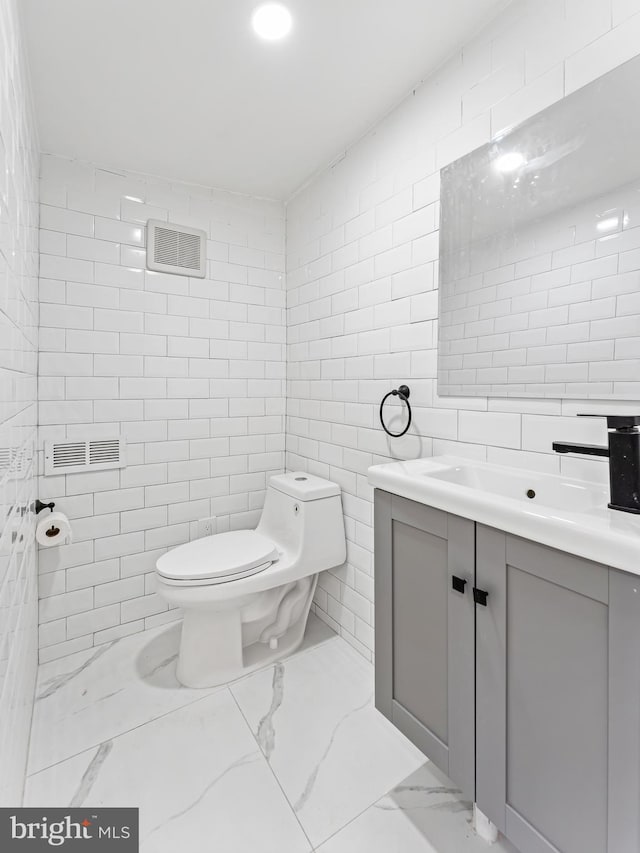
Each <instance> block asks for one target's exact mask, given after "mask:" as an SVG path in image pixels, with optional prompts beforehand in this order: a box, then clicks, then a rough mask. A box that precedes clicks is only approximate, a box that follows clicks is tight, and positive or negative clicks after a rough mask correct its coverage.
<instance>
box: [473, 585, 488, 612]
mask: <svg viewBox="0 0 640 853" xmlns="http://www.w3.org/2000/svg"><path fill="white" fill-rule="evenodd" d="M488 597H489V593H488V592H487V591H486V590H484V589H478V587H477V586H474V588H473V600H474V601H475V603H476V604H481V605H482V606H483V607H486V606H487V598H488Z"/></svg>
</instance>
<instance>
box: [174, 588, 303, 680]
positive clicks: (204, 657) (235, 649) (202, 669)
mask: <svg viewBox="0 0 640 853" xmlns="http://www.w3.org/2000/svg"><path fill="white" fill-rule="evenodd" d="M308 581H309V588H308V591H306V595H305V600H304V603H303V604H302V610H301V612H300V615H299V617H298V618H297V619H296V620H295V622H294V623H293V624H291V625H289V626H288V627H287V628H286V630H284V631H283V632H278V633H279V636H277V637H276V638H274V637H270V638H269V639H267V640H266V641H265V642H260V641H257V642H253V643H251V644H250V645H247V646H243V644H242V610H241V609H240V608H230V609H227V610H218V611H210V610H204V609H203V610H185V614H184V620H183V623H182V635H181V639H180V652H179V655H178V666H177V671H176V675H177V677H178V681H179V682H180V683H181V684H183V685H184V686H185V687H195V688H204V687H218V686H220V685H221V684H226V683H228V682H229V681H234V680H235V679H237V678H241V677H242V676H243V675H247V674H248V673H251V672H253V671H255V670H256V669H260V668H261V667H263V666H267V665H268V664H270V663H272V662H273V661H276V660H280V659H282V658H284V657H286V656H287V655H290V654H291V653H292V652H294V651H295V650H296V649H297V648H298V647H299V646H300V644H301V643H302V640H303V639H304V632H305V628H306V625H307V619H308V617H309V611H310V609H311V602H312V600H313V594H314V592H315V587H316V583H317V575H316V576H314V577H310V578H308ZM276 644H277V645H276ZM274 646H275V647H274Z"/></svg>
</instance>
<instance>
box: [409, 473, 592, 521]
mask: <svg viewBox="0 0 640 853" xmlns="http://www.w3.org/2000/svg"><path fill="white" fill-rule="evenodd" d="M422 476H424V477H433V478H434V479H435V480H444V481H445V482H447V483H452V484H454V485H457V486H464V487H465V488H468V489H476V490H479V491H481V492H488V493H490V494H492V495H498V496H500V497H503V498H510V499H512V500H517V501H521V502H522V503H524V504H528V505H534V504H535V505H536V507H537V506H538V505H540V504H541V505H542V506H545V507H549V509H560V510H565V511H567V512H584V511H589V510H593V509H598V508H600V509H602V508H603V507H606V506H607V501H608V490H607V488H606V487H604V486H602V487H601V486H596V485H592V484H591V483H585V482H583V481H582V480H568V479H563V478H561V477H552V476H541V475H540V474H533V473H531V472H529V471H512V470H510V469H508V468H500V467H498V466H491V467H489V466H487V467H480V466H479V465H468V464H464V465H455V466H452V467H451V468H445V470H444V471H431V472H429V473H425V474H423V475H422Z"/></svg>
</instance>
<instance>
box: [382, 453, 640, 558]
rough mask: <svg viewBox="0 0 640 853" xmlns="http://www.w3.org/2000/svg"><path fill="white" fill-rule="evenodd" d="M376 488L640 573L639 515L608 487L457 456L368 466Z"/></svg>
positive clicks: (581, 555) (553, 546)
mask: <svg viewBox="0 0 640 853" xmlns="http://www.w3.org/2000/svg"><path fill="white" fill-rule="evenodd" d="M368 475H369V482H370V483H371V485H373V486H375V487H376V488H378V489H383V490H384V491H387V492H391V493H392V494H397V495H399V496H401V497H405V498H409V499H410V500H414V501H418V502H419V503H423V504H427V505H428V506H433V507H435V508H436V509H441V510H443V511H445V512H449V513H452V514H454V515H460V516H463V517H464V518H470V519H472V520H473V521H477V522H479V523H481V524H486V525H488V526H489V527H496V528H499V529H500V530H506V531H507V532H509V533H513V534H514V535H516V536H522V537H524V538H526V539H531V540H533V541H535V542H540V543H541V544H543V545H548V546H550V547H552V548H558V549H560V550H562V551H567V552H569V553H571V554H576V555H578V556H580V557H586V558H587V559H591V560H594V561H596V562H600V563H604V564H605V565H609V566H613V567H614V568H619V569H622V570H624V571H628V572H633V573H634V574H640V516H637V515H631V514H628V513H625V512H620V511H618V510H612V509H609V508H608V506H607V504H608V501H609V489H608V487H606V486H601V485H598V484H595V483H590V482H585V481H582V480H574V479H570V478H568V477H562V476H556V475H553V474H538V473H536V472H534V471H526V470H517V469H516V470H514V469H512V468H507V467H504V466H501V465H491V464H489V463H484V462H474V461H470V460H466V459H460V458H458V457H453V456H436V457H432V458H429V459H414V460H409V461H407V462H390V463H388V464H384V465H374V466H373V467H371V468H369V472H368Z"/></svg>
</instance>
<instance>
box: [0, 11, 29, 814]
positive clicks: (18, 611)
mask: <svg viewBox="0 0 640 853" xmlns="http://www.w3.org/2000/svg"><path fill="white" fill-rule="evenodd" d="M23 56H24V51H23V47H22V40H21V32H20V25H19V19H18V8H17V3H16V2H14V0H2V2H0V222H1V226H0V340H1V341H2V347H1V349H0V720H1V721H2V725H0V805H2V806H16V805H19V804H20V803H21V801H22V788H23V782H24V773H25V763H26V756H27V746H28V739H29V731H30V726H31V710H32V707H33V688H34V682H35V674H36V666H37V632H38V620H37V607H36V604H37V573H36V552H35V545H34V538H33V523H32V516H31V513H30V511H29V507H30V506H31V504H32V502H33V501H34V499H35V497H36V477H35V437H36V369H37V346H38V304H37V297H38V292H37V284H38V153H37V152H38V140H37V137H36V131H35V123H34V121H33V113H32V106H31V98H30V92H29V82H28V75H27V72H26V69H25V65H24V62H23Z"/></svg>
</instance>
